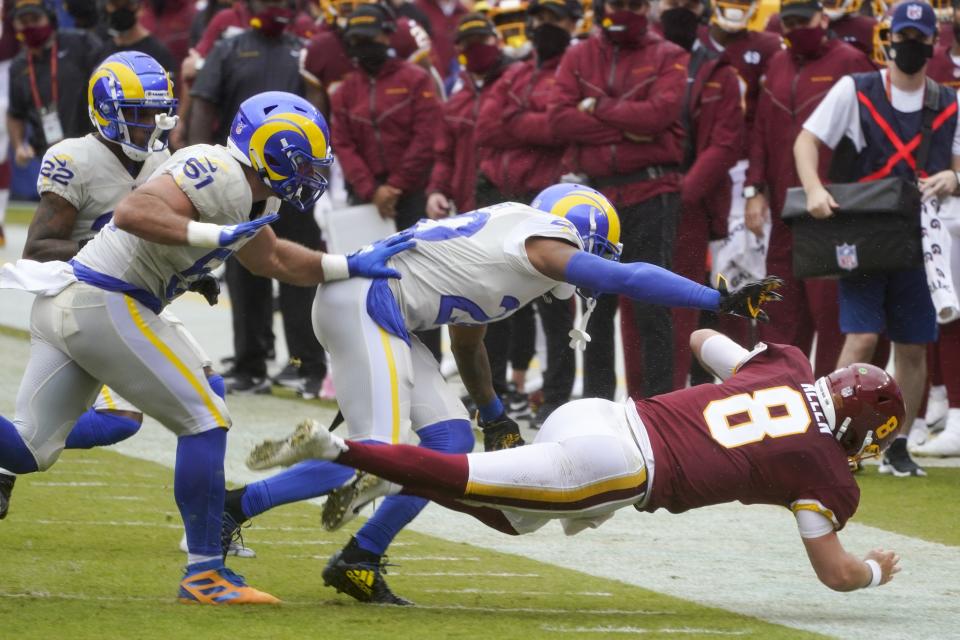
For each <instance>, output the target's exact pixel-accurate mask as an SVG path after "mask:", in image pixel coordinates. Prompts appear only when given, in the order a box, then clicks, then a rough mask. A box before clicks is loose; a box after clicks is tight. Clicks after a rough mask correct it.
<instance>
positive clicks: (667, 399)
mask: <svg viewBox="0 0 960 640" xmlns="http://www.w3.org/2000/svg"><path fill="white" fill-rule="evenodd" d="M813 381H814V377H813V370H812V369H811V367H810V362H809V361H808V360H807V358H806V357H805V356H804V355H803V353H802V352H801V351H800V350H799V349H797V348H796V347H791V346H786V345H778V344H769V345H762V344H761V345H759V346H758V348H757V349H756V350H754V352H753V354H752V355H751V356H750V358H749V359H748V360H746V362H744V363H743V364H742V365H741V366H740V368H739V369H738V370H737V373H735V374H734V375H733V376H731V377H730V378H729V379H728V380H727V381H726V382H724V383H723V384H719V385H712V384H705V385H701V386H698V387H694V388H692V389H686V390H683V391H677V392H674V393H669V394H666V395H662V396H657V397H656V398H653V399H650V400H641V401H639V402H637V403H636V405H637V411H638V412H639V414H640V417H641V418H642V420H643V423H644V425H645V426H646V430H647V433H648V434H649V436H650V442H651V445H652V447H653V456H654V462H655V471H654V478H653V488H652V491H651V495H650V500H649V501H648V503H647V505H646V507H645V509H646V510H647V511H655V510H657V509H660V508H664V509H667V510H669V511H672V512H674V513H679V512H682V511H686V510H687V509H695V508H697V507H704V506H707V505H711V504H719V503H723V502H733V501H735V500H739V501H740V502H742V503H744V504H773V505H782V506H784V507H788V508H793V509H794V510H796V509H814V510H816V511H817V512H819V513H822V514H823V515H824V516H826V517H827V518H829V519H830V520H832V521H833V523H834V527H835V528H836V529H837V530H839V529H841V528H842V527H843V525H844V524H845V523H846V521H847V519H848V518H850V516H852V515H853V513H854V512H855V511H856V509H857V504H858V502H859V500H860V489H859V487H858V486H857V483H856V481H855V480H854V478H853V474H852V473H851V472H850V467H849V464H848V462H847V456H846V454H845V453H844V451H843V449H842V448H841V447H840V445H839V444H838V443H837V442H836V440H835V439H834V437H833V434H832V433H831V432H830V430H829V427H828V426H827V422H826V420H825V418H824V416H823V414H822V413H821V410H820V406H819V402H818V400H817V397H816V395H815V394H814V391H813Z"/></svg>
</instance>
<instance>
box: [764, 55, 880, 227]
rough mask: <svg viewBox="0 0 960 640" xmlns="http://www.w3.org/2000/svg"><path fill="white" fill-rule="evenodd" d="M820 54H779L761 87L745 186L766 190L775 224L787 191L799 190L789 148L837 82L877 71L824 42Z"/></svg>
mask: <svg viewBox="0 0 960 640" xmlns="http://www.w3.org/2000/svg"><path fill="white" fill-rule="evenodd" d="M822 51H823V52H822V54H821V55H820V57H818V58H815V59H813V60H803V61H801V62H798V60H797V58H796V57H795V56H794V55H793V54H792V53H791V52H790V51H789V50H784V51H781V52H780V53H778V54H777V55H776V56H774V58H773V60H772V61H771V62H770V68H769V69H768V70H767V76H766V78H765V80H764V83H763V88H762V92H761V95H760V101H759V103H758V106H757V118H756V121H755V126H754V136H753V139H752V140H751V144H750V167H749V168H748V169H747V180H746V184H748V185H766V186H767V188H768V192H769V197H770V210H771V211H772V212H773V213H774V216H773V217H774V218H775V219H777V220H778V219H779V217H780V216H779V214H780V211H781V210H782V209H783V201H784V198H785V196H786V192H787V189H788V188H789V187H794V186H797V185H799V184H800V179H799V177H797V170H796V165H795V163H794V161H793V143H794V142H795V141H796V139H797V135H798V134H799V133H800V130H801V129H802V128H803V123H804V122H805V121H806V119H807V118H808V117H809V116H810V114H812V113H813V111H814V109H816V108H817V105H818V104H820V101H821V100H823V97H824V96H825V95H827V92H828V91H829V90H830V87H832V86H833V85H834V83H835V82H836V81H837V80H839V79H840V78H841V77H843V76H845V75H847V74H850V73H860V72H862V71H873V70H875V69H876V67H874V65H873V63H871V62H870V60H868V59H867V57H866V55H864V53H863V52H862V51H860V50H859V49H856V48H854V47H853V46H851V45H848V44H846V43H844V42H840V41H839V40H828V41H827V43H826V44H825V45H824V48H823V50H822ZM825 151H829V150H823V151H821V154H820V173H821V175H822V176H825V175H826V170H827V169H828V168H829V166H830V156H831V154H830V153H827V152H825Z"/></svg>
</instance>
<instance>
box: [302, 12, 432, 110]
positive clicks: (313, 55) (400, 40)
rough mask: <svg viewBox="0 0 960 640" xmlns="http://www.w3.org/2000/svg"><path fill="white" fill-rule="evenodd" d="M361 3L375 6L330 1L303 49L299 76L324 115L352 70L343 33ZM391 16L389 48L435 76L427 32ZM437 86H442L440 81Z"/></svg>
mask: <svg viewBox="0 0 960 640" xmlns="http://www.w3.org/2000/svg"><path fill="white" fill-rule="evenodd" d="M360 4H376V3H375V2H366V1H361V2H354V0H339V1H338V2H331V3H330V4H329V5H328V6H327V8H326V15H325V20H326V22H325V23H324V24H323V25H321V27H320V29H319V30H318V31H317V33H316V34H315V35H314V36H313V37H312V38H310V41H309V42H308V43H307V45H306V47H304V53H303V57H302V59H301V66H300V74H301V75H302V76H303V79H304V80H305V81H306V84H307V96H306V97H307V100H309V101H310V102H312V103H313V104H314V105H315V106H316V107H317V108H318V109H319V110H320V112H321V113H323V114H324V115H325V116H328V115H330V96H331V95H332V94H333V92H334V91H336V89H337V87H338V86H339V84H340V82H341V80H343V76H345V75H346V74H347V73H348V72H350V71H353V69H354V66H353V62H351V60H350V57H349V56H348V55H347V45H346V43H345V42H344V37H343V33H344V30H345V29H346V28H347V18H348V16H349V15H350V14H351V13H352V12H353V9H354V7H356V6H358V5H360ZM384 6H389V5H384ZM389 10H391V11H392V9H389ZM394 17H395V19H396V24H397V28H396V30H395V31H394V32H393V33H391V34H390V47H391V48H392V49H393V51H394V53H396V57H398V58H400V59H401V60H408V61H409V62H413V63H415V64H418V65H420V66H421V67H423V68H424V69H426V70H427V71H429V72H431V73H435V71H434V69H433V66H432V64H431V62H430V48H431V42H430V36H429V35H427V31H426V30H425V29H424V28H423V26H421V25H420V24H418V23H417V22H416V21H414V20H413V19H411V18H408V17H405V16H400V17H396V16H394ZM438 80H439V79H438ZM438 86H441V84H440V83H439V81H438Z"/></svg>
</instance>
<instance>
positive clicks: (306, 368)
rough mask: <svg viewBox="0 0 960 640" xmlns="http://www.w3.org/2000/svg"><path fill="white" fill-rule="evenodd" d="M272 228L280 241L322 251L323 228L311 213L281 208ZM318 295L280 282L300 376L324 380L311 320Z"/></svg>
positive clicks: (290, 347) (324, 366)
mask: <svg viewBox="0 0 960 640" xmlns="http://www.w3.org/2000/svg"><path fill="white" fill-rule="evenodd" d="M272 226H273V230H274V232H275V233H276V234H277V237H279V238H283V239H285V240H290V241H291V242H296V243H297V244H300V245H303V246H305V247H307V248H308V249H314V250H316V249H319V248H320V228H319V227H318V226H317V223H316V220H314V218H313V214H312V213H310V212H308V213H301V212H299V211H297V210H296V209H294V208H293V207H291V206H289V205H287V204H284V205H283V206H282V207H281V208H280V219H279V220H277V221H276V222H274V223H273V225H272ZM316 292H317V290H316V287H298V286H296V285H292V284H286V283H283V282H281V283H280V312H281V314H282V316H283V332H284V334H285V335H286V338H287V349H288V350H289V351H290V357H291V358H297V359H298V360H300V374H301V375H302V376H309V377H316V378H322V377H323V376H325V375H326V373H327V362H326V356H325V354H324V351H323V347H321V346H320V343H319V342H318V341H317V337H316V335H314V333H313V321H312V320H311V317H310V314H311V311H312V309H313V298H314V296H315V295H316Z"/></svg>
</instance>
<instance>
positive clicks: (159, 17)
mask: <svg viewBox="0 0 960 640" xmlns="http://www.w3.org/2000/svg"><path fill="white" fill-rule="evenodd" d="M213 1H214V0H211V2H213ZM196 14H197V5H196V4H195V3H194V2H193V0H147V2H145V3H144V6H143V12H142V13H141V14H140V22H141V23H142V24H143V26H144V28H145V29H146V30H147V31H149V32H150V33H152V34H153V35H155V36H156V37H157V40H159V41H160V42H162V43H163V44H164V45H165V46H166V47H167V49H169V50H170V53H171V55H173V59H174V61H175V62H176V65H175V66H174V67H173V71H176V72H179V71H180V65H181V64H182V63H183V59H184V58H186V57H187V53H189V51H190V26H191V25H192V24H193V18H194V16H196Z"/></svg>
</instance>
